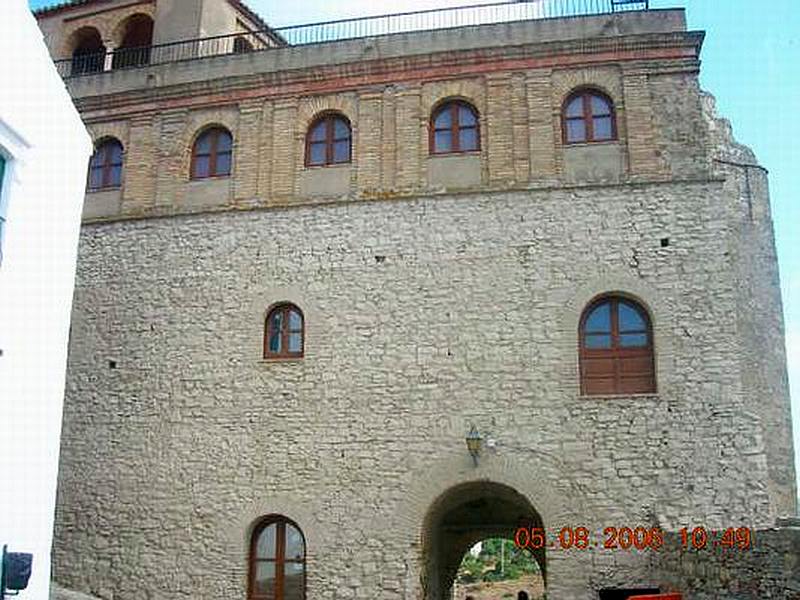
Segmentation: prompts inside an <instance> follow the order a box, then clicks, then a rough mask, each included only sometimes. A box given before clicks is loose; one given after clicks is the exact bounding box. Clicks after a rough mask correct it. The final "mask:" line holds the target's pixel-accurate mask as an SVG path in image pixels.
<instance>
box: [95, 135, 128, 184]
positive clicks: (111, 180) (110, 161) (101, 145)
mask: <svg viewBox="0 0 800 600" xmlns="http://www.w3.org/2000/svg"><path fill="white" fill-rule="evenodd" d="M123 163H124V151H123V147H122V142H120V141H119V140H118V139H116V138H114V137H106V138H102V139H100V140H98V141H97V143H96V144H95V147H94V154H92V158H91V160H90V161H89V176H88V181H87V184H86V187H87V189H88V190H89V191H97V190H104V189H114V188H118V187H120V186H121V185H122V168H123Z"/></svg>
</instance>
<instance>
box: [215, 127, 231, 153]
mask: <svg viewBox="0 0 800 600" xmlns="http://www.w3.org/2000/svg"><path fill="white" fill-rule="evenodd" d="M231 148H233V138H232V137H231V134H230V133H228V132H227V131H220V132H219V135H218V136H217V152H230V151H231Z"/></svg>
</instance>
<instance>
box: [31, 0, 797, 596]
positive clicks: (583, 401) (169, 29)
mask: <svg viewBox="0 0 800 600" xmlns="http://www.w3.org/2000/svg"><path fill="white" fill-rule="evenodd" d="M578 4H580V3H578ZM646 4H647V3H646V2H629V1H627V0H614V1H613V2H612V1H611V0H608V1H606V0H598V2H596V3H594V6H593V7H592V10H588V7H589V6H590V5H592V3H584V7H586V8H587V9H586V10H581V11H577V10H573V9H571V8H570V7H574V6H575V5H576V3H574V2H573V3H569V2H560V1H559V0H549V2H545V3H542V2H528V3H514V4H504V5H497V6H492V7H489V8H485V9H475V8H472V9H454V10H446V11H438V12H433V13H423V14H416V15H410V16H409V15H406V16H399V17H385V18H372V19H363V20H352V21H346V22H339V23H332V24H316V25H313V26H306V27H295V28H284V29H279V30H278V29H272V28H270V27H269V26H268V25H267V24H266V23H264V22H263V21H262V20H261V19H260V18H259V17H258V16H257V15H255V14H254V13H253V12H252V11H250V10H249V9H247V8H246V7H245V6H244V5H243V4H241V3H240V2H238V1H234V0H181V2H180V3H178V2H177V0H142V1H133V2H132V1H130V0H81V1H76V2H72V3H67V4H64V5H60V6H56V7H54V8H51V9H46V10H42V11H39V12H38V13H37V17H38V19H39V23H40V26H41V28H42V30H43V31H44V33H45V39H46V41H47V43H48V44H49V47H50V49H51V53H52V55H53V58H54V59H55V60H56V64H57V66H58V68H59V70H60V71H61V73H62V75H63V76H64V77H65V79H66V82H67V86H68V88H69V91H70V92H71V94H72V96H73V98H74V100H75V102H76V104H77V106H78V108H79V110H80V112H81V114H82V117H83V119H84V121H85V123H86V124H87V126H88V128H89V130H90V131H91V133H92V135H93V137H94V140H95V148H96V150H95V155H94V157H93V159H92V162H91V165H90V168H89V176H88V191H87V194H86V200H85V205H84V226H83V230H82V236H81V246H80V254H79V266H78V276H77V287H76V295H75V307H74V311H73V324H72V335H71V346H70V360H69V366H68V381H67V401H66V407H65V411H64V424H63V441H62V450H61V466H60V476H59V477H60V478H59V492H58V505H57V514H56V530H55V536H56V541H55V545H54V550H53V563H54V564H53V573H54V580H55V581H56V582H58V583H59V584H60V585H62V586H64V587H66V588H70V589H73V590H76V591H80V592H84V593H90V594H94V595H96V596H99V597H101V598H107V599H111V598H113V599H115V600H124V599H129V598H142V597H145V598H150V599H162V598H163V599H174V598H200V597H214V598H242V599H244V598H249V599H254V600H256V599H257V600H262V599H266V598H274V599H276V600H283V599H287V600H288V599H292V600H293V599H297V598H325V599H333V598H341V599H353V600H356V599H357V600H361V599H364V600H366V599H373V598H387V599H391V598H404V599H409V600H410V599H422V598H424V599H426V600H434V599H436V600H439V599H443V598H448V597H449V594H450V589H451V585H452V581H453V575H454V573H455V569H456V568H457V566H458V564H459V562H460V560H461V557H462V556H463V554H464V552H465V551H466V550H467V549H469V547H470V546H471V545H472V544H473V543H474V542H476V541H478V540H481V539H485V538H486V537H489V536H505V537H509V538H513V537H514V536H515V534H516V533H518V532H519V528H520V527H525V528H527V530H528V531H530V530H531V528H534V529H536V528H544V529H545V531H546V538H545V541H544V543H543V545H542V547H537V548H535V549H534V550H532V551H533V553H534V556H535V558H536V560H537V561H538V563H539V565H540V567H541V570H542V572H543V575H544V578H545V583H546V586H547V593H548V598H550V599H551V600H553V599H555V600H584V599H586V600H588V599H590V598H598V597H599V592H600V591H602V592H603V594H602V596H600V597H602V598H624V597H627V595H628V594H629V593H630V592H627V591H624V590H633V589H641V590H643V589H652V590H660V591H662V592H668V591H676V592H682V593H684V594H690V597H692V598H724V597H736V598H750V597H753V598H755V597H766V596H767V595H768V594H772V596H770V597H776V598H792V597H797V596H796V595H795V596H793V595H792V594H800V582H798V580H797V577H798V576H797V573H798V572H800V567H798V558H797V548H798V547H799V546H800V535H798V534H800V530H798V529H796V528H791V527H784V528H781V529H777V530H774V531H769V532H764V533H763V535H762V530H765V529H768V528H771V527H773V526H774V525H775V523H776V518H778V517H783V516H790V515H794V514H795V512H796V508H797V507H796V493H795V483H794V481H795V471H794V465H793V459H792V441H791V440H792V438H791V424H790V416H789V401H788V389H787V377H786V366H785V356H784V349H783V324H782V312H781V299H780V292H779V287H778V269H777V261H776V256H775V248H774V241H773V234H772V223H771V217H770V209H769V200H768V192H767V177H766V171H765V169H764V168H762V167H761V166H759V165H758V163H757V161H756V159H755V157H754V156H753V154H752V153H751V152H750V150H748V149H747V148H745V147H744V146H741V145H739V144H738V143H737V142H736V141H735V140H734V139H733V137H732V135H731V131H730V127H729V125H728V124H727V122H726V121H724V120H722V119H720V118H719V117H718V116H717V115H716V113H715V109H714V103H713V99H712V98H711V97H710V96H709V95H706V94H704V93H703V92H702V91H701V90H700V88H699V85H698V72H699V68H700V51H701V46H702V42H703V36H704V34H703V32H699V31H688V30H687V27H686V21H685V15H684V12H683V10H681V9H674V10H650V9H647V6H646ZM179 5H180V8H179ZM468 446H469V448H470V450H469V451H468ZM699 527H702V528H705V530H707V532H708V534H709V536H710V539H709V542H708V545H707V547H705V548H704V549H701V550H692V549H691V548H689V549H688V550H687V549H683V548H681V537H682V535H685V532H684V534H682V533H681V530H682V529H683V528H687V531H688V532H689V533H694V532H695V529H696V528H699ZM579 528H585V530H579ZM607 528H616V529H615V530H613V531H611V532H610V533H609V531H607ZM623 528H628V529H630V531H628V532H627V534H625V535H628V536H630V534H631V533H632V532H639V534H641V537H640V538H637V539H638V544H640V545H641V546H642V547H641V548H638V545H637V547H631V542H630V541H628V542H627V543H622V539H623V538H624V535H623V532H622V529H623ZM728 528H734V529H728ZM744 528H747V529H744ZM751 530H752V531H753V532H754V533H753V536H754V538H755V540H757V541H758V542H759V544H757V545H756V549H755V550H753V551H749V550H747V549H745V550H732V549H731V548H729V547H728V545H727V541H729V538H727V537H725V533H726V531H729V532H737V533H742V532H750V531H751ZM653 531H655V532H656V533H657V534H658V535H656V534H654V533H653ZM565 532H566V533H565ZM581 532H585V533H581ZM661 532H663V536H664V539H665V543H664V545H663V547H659V548H654V547H653V546H654V545H656V542H655V540H656V538H657V537H659V536H660V535H661ZM559 534H562V535H561V536H560V537H559ZM569 535H573V536H576V540H577V539H580V538H581V537H582V536H584V537H586V536H588V537H586V540H585V544H584V543H583V542H580V543H575V544H573V545H572V547H565V545H564V543H563V539H564V538H565V537H568V536H569ZM610 535H611V536H613V537H615V538H616V537H617V536H619V543H617V544H616V546H615V545H614V543H612V544H611V545H612V547H609V548H606V547H605V546H606V544H605V542H606V541H607V539H608V537H609V536H610ZM637 535H638V534H637ZM743 535H744V534H743ZM696 540H697V537H692V541H693V542H694V541H696ZM612 541H613V540H612ZM740 541H741V540H740ZM645 542H647V543H645ZM620 546H622V547H620ZM734 552H735V554H733V553H734ZM732 556H734V557H735V558H733V559H732V558H731V557H732ZM731 561H733V563H731ZM731 564H733V565H734V566H733V567H731ZM775 565H779V567H775ZM742 573H746V574H747V576H746V577H745V576H744V575H741V574H742ZM792 578H794V579H792ZM759 594H761V595H760V596H759Z"/></svg>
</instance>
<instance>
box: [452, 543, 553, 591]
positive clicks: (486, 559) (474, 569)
mask: <svg viewBox="0 0 800 600" xmlns="http://www.w3.org/2000/svg"><path fill="white" fill-rule="evenodd" d="M528 531H529V529H528ZM520 537H521V536H520ZM515 542H519V540H517V539H516V536H515V539H514V540H509V539H506V538H496V537H492V538H486V539H485V540H481V541H479V542H476V543H475V545H473V546H472V548H470V549H469V550H467V552H466V553H465V554H464V556H463V557H462V559H461V565H460V566H459V567H458V572H457V573H456V578H455V581H454V582H453V595H452V598H453V600H467V599H469V598H471V599H472V600H498V599H501V598H502V599H507V600H544V598H545V595H544V593H545V592H544V577H543V576H542V571H541V569H540V568H539V563H538V562H536V559H535V558H534V557H533V555H532V554H531V552H530V551H529V550H528V549H527V548H525V547H524V546H522V547H521V545H519V544H518V543H515Z"/></svg>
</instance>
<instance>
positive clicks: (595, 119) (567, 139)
mask: <svg viewBox="0 0 800 600" xmlns="http://www.w3.org/2000/svg"><path fill="white" fill-rule="evenodd" d="M562 124H563V135H564V143H565V144H582V143H587V142H608V141H611V140H616V139H617V120H616V116H615V114H614V103H613V102H611V99H610V98H609V97H608V96H606V95H605V94H603V93H602V92H599V91H597V90H593V89H582V90H578V91H576V92H573V93H572V94H570V96H569V97H568V98H567V100H566V102H564V109H563V115H562Z"/></svg>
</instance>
